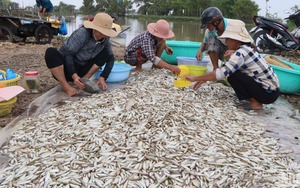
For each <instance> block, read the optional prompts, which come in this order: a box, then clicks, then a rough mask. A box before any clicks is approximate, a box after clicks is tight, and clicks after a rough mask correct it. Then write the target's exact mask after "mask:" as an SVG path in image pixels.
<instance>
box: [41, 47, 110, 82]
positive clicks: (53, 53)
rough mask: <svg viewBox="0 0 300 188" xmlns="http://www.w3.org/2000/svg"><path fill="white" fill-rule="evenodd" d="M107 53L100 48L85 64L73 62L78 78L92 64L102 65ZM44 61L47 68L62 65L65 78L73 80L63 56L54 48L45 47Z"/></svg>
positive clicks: (84, 73)
mask: <svg viewBox="0 0 300 188" xmlns="http://www.w3.org/2000/svg"><path fill="white" fill-rule="evenodd" d="M107 54H108V53H107V52H106V50H102V51H101V52H100V53H99V54H98V55H97V56H96V57H95V58H94V59H92V60H90V61H88V62H87V63H86V64H85V65H79V64H77V63H74V65H75V69H76V73H77V75H78V76H79V77H80V78H81V77H83V76H84V75H86V73H88V71H89V70H90V69H91V68H92V66H93V65H94V64H96V65H97V66H99V67H102V66H103V65H104V64H105V63H106V62H107V57H108V55H107ZM45 61H46V64H47V67H48V68H49V69H52V68H55V67H58V66H61V65H63V66H64V73H65V77H66V80H67V81H70V82H72V81H73V79H72V75H71V73H70V72H69V71H68V68H66V67H65V61H64V57H63V56H62V55H61V53H60V52H59V51H58V50H57V49H56V48H52V47H50V48H47V50H46V53H45ZM53 77H54V76H53ZM54 78H55V77H54ZM55 79H56V78H55Z"/></svg>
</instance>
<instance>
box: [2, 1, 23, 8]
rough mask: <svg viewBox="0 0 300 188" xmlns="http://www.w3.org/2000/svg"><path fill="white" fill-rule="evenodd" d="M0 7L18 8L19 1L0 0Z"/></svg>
mask: <svg viewBox="0 0 300 188" xmlns="http://www.w3.org/2000/svg"><path fill="white" fill-rule="evenodd" d="M0 8H12V9H18V8H19V3H16V2H12V1H10V0H0Z"/></svg>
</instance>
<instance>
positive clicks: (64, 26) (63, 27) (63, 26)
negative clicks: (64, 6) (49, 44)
mask: <svg viewBox="0 0 300 188" xmlns="http://www.w3.org/2000/svg"><path fill="white" fill-rule="evenodd" d="M58 33H59V34H61V35H67V34H68V29H67V23H66V22H65V20H62V22H61V25H60V27H59V31H58Z"/></svg>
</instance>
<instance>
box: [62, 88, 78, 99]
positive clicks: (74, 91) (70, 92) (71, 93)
mask: <svg viewBox="0 0 300 188" xmlns="http://www.w3.org/2000/svg"><path fill="white" fill-rule="evenodd" d="M64 90H65V92H66V93H67V94H68V95H69V96H70V97H72V96H74V95H76V94H78V91H77V89H75V88H73V87H71V86H69V87H65V88H64Z"/></svg>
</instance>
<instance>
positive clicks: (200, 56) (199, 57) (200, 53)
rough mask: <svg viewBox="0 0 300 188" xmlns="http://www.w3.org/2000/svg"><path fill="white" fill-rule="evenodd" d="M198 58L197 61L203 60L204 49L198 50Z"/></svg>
mask: <svg viewBox="0 0 300 188" xmlns="http://www.w3.org/2000/svg"><path fill="white" fill-rule="evenodd" d="M196 59H197V61H201V60H202V51H198V52H197V54H196Z"/></svg>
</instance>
